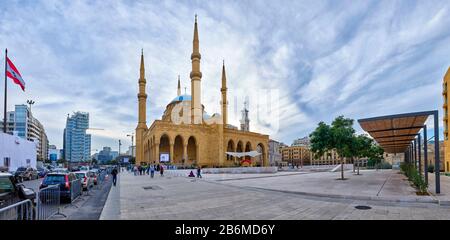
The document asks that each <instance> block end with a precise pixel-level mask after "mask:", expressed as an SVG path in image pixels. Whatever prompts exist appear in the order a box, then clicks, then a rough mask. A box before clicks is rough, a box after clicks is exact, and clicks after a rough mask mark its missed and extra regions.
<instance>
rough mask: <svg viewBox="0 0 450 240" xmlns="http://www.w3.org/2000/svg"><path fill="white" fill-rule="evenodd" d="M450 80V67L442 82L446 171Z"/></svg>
mask: <svg viewBox="0 0 450 240" xmlns="http://www.w3.org/2000/svg"><path fill="white" fill-rule="evenodd" d="M449 82H450V67H449V68H448V70H447V73H446V74H445V76H444V83H443V84H442V88H443V90H442V95H443V98H444V105H443V106H442V107H443V110H444V161H445V163H444V168H445V171H446V172H450V140H449V139H448V123H449V115H448V102H449V100H450V99H449V97H450V95H449V94H448V90H449V89H448V87H449V86H448V83H449ZM441 161H442V160H441Z"/></svg>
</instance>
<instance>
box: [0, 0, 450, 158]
mask: <svg viewBox="0 0 450 240" xmlns="http://www.w3.org/2000/svg"><path fill="white" fill-rule="evenodd" d="M0 12H1V13H2V14H1V15H0V48H1V49H2V51H4V50H3V49H5V48H8V56H9V58H10V59H11V60H12V61H13V62H14V64H15V65H16V67H17V68H18V69H19V71H20V72H21V75H22V77H23V79H24V80H25V82H26V91H25V92H22V91H21V89H20V88H19V86H17V85H13V84H12V83H11V81H10V83H9V87H8V110H13V109H14V105H15V104H25V103H26V100H27V99H33V100H34V101H35V102H36V103H35V104H34V105H33V107H32V111H33V115H34V116H35V117H36V118H37V119H39V120H40V121H41V123H42V124H43V125H44V127H45V129H46V132H47V135H48V137H49V141H50V144H54V145H56V146H57V147H59V148H61V147H62V141H63V139H62V138H63V129H64V127H65V121H66V116H67V114H72V113H73V112H75V111H84V112H89V114H90V127H91V128H100V129H104V130H97V131H90V132H91V133H92V151H93V153H94V152H95V151H96V150H101V148H102V147H103V146H110V147H112V148H113V149H115V150H117V149H118V140H119V139H120V140H121V141H122V143H123V145H122V152H123V151H124V149H125V148H127V147H128V145H130V143H131V139H130V137H127V134H130V133H132V132H134V129H135V128H136V125H137V91H138V78H139V61H140V54H141V49H143V50H144V55H145V68H146V79H147V94H148V100H147V125H148V126H150V125H151V123H152V122H153V121H154V120H155V119H160V117H161V116H162V113H163V111H164V109H165V107H166V105H167V104H168V103H169V102H170V101H171V100H172V99H173V98H174V97H175V96H176V86H177V76H178V75H180V78H181V85H182V92H184V91H185V89H184V88H185V87H187V89H186V90H187V93H190V79H189V73H190V71H191V62H190V54H191V53H192V37H193V26H194V16H195V14H197V15H198V28H199V38H200V53H201V56H202V59H201V71H202V73H203V77H202V82H201V84H202V85H201V87H202V104H204V105H205V110H206V111H207V112H208V113H210V114H211V113H214V112H220V105H219V102H220V85H221V70H222V63H223V61H225V66H226V73H227V85H228V86H227V87H228V90H229V101H230V106H229V111H230V112H231V114H230V119H229V121H230V123H231V124H233V125H239V118H240V110H241V109H242V107H243V101H244V100H245V97H246V96H248V97H249V106H248V107H249V111H250V130H252V131H257V132H261V133H265V134H270V138H272V139H275V140H278V141H282V142H284V143H286V144H290V143H292V141H293V140H294V139H296V138H300V137H304V136H307V135H309V133H311V132H312V131H313V130H314V128H315V127H316V126H317V124H318V123H319V122H320V121H324V122H327V123H330V122H331V121H332V120H333V119H334V118H335V117H337V116H339V115H344V116H345V117H350V118H353V119H361V118H366V117H374V116H380V115H389V114H395V113H405V112H414V111H424V110H435V109H438V110H439V111H440V118H441V119H442V103H443V99H442V94H441V93H442V79H443V76H444V75H445V73H446V72H447V69H448V68H449V66H450V27H449V26H450V18H449V17H448V16H449V15H450V1H446V0H442V1H433V0H427V1H413V0H405V1H393V0H387V1H378V0H377V1H369V0H366V1H345V0H342V1H334V0H330V1H317V0H314V1H262V0H261V1H87V0H86V1H52V0H45V1H43V0H41V1H32V0H29V1H19V0H6V1H1V2H0ZM1 59H2V60H3V61H4V54H2V58H1ZM1 86H2V87H1V88H0V89H1V98H2V100H3V90H4V89H3V84H1ZM1 105H2V106H1V107H0V110H1V112H2V113H3V104H1ZM267 109H269V110H267ZM2 117H3V116H2ZM430 124H431V123H430ZM440 124H442V120H440ZM431 125H432V124H431ZM440 127H441V128H442V126H440ZM355 128H356V130H357V131H358V132H359V133H362V131H361V129H360V127H359V125H358V124H357V123H356V122H355ZM430 136H431V135H430Z"/></svg>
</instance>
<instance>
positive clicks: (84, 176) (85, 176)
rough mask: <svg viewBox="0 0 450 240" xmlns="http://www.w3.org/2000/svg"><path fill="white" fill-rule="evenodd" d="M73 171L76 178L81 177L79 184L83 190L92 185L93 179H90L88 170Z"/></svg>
mask: <svg viewBox="0 0 450 240" xmlns="http://www.w3.org/2000/svg"><path fill="white" fill-rule="evenodd" d="M74 173H75V175H77V178H79V179H81V186H83V190H88V189H90V188H91V187H93V186H94V179H92V177H91V174H90V173H89V171H78V172H74Z"/></svg>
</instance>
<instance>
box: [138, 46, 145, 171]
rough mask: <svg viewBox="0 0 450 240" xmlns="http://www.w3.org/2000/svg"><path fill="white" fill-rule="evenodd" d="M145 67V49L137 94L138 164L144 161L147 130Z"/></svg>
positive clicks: (142, 55)
mask: <svg viewBox="0 0 450 240" xmlns="http://www.w3.org/2000/svg"><path fill="white" fill-rule="evenodd" d="M146 82H147V81H146V80H145V67H144V50H142V53H141V68H140V77H139V93H138V95H137V97H138V101H139V109H138V111H139V120H138V125H137V127H136V164H140V163H141V162H144V161H145V159H144V141H143V138H144V132H145V131H146V130H147V120H146V115H147V112H146V108H147V94H146V93H145V85H146Z"/></svg>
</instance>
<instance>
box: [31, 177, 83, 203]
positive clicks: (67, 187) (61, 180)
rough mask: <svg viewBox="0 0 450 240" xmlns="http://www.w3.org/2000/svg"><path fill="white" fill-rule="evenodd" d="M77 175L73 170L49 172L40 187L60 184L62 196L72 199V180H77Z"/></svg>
mask: <svg viewBox="0 0 450 240" xmlns="http://www.w3.org/2000/svg"><path fill="white" fill-rule="evenodd" d="M76 179H77V176H76V175H75V174H74V173H71V172H51V173H48V174H47V175H46V176H45V178H44V180H43V181H42V183H41V185H40V186H39V189H42V188H46V187H48V186H50V185H59V192H60V194H59V195H60V198H61V199H63V200H68V201H69V202H70V201H71V190H72V187H73V186H72V184H71V182H72V181H74V180H76Z"/></svg>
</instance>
